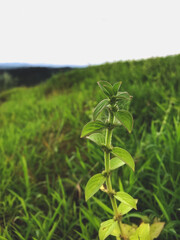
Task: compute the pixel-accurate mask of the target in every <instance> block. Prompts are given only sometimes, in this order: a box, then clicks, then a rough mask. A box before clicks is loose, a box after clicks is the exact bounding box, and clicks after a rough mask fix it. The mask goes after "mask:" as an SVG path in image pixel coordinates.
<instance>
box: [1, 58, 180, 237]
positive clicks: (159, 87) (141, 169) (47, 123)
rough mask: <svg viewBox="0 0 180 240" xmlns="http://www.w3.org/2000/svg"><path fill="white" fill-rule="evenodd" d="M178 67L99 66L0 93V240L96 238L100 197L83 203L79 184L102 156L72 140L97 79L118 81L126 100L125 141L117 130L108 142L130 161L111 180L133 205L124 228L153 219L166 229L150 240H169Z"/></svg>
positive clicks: (175, 204) (92, 100) (175, 228)
mask: <svg viewBox="0 0 180 240" xmlns="http://www.w3.org/2000/svg"><path fill="white" fill-rule="evenodd" d="M179 62H180V56H179V55H178V56H174V57H167V58H156V59H150V60H146V61H138V62H124V63H123V62H119V63H114V64H105V65H102V66H96V67H88V68H85V69H78V70H73V71H71V72H69V73H60V74H58V75H54V76H53V77H52V78H51V79H49V80H48V81H47V82H45V83H43V84H40V85H38V86H36V87H33V88H16V89H11V90H8V91H6V92H2V93H0V190H1V191H0V240H1V239H7V240H11V239H13V240H16V239H25V240H28V239H34V240H36V239H37V240H41V239H42V240H44V239H52V240H55V239H64V240H71V239H87V240H89V239H97V230H98V228H99V224H100V221H101V220H102V221H103V220H106V219H108V217H110V216H111V211H110V210H109V209H108V208H105V206H104V205H103V204H100V203H99V202H98V201H97V199H102V201H103V203H104V204H105V203H106V204H107V205H108V198H106V197H105V196H104V195H103V193H97V195H95V198H94V200H91V201H89V202H87V203H85V201H84V187H85V184H86V182H87V180H88V179H89V178H90V176H92V175H93V174H95V173H96V172H98V171H101V170H102V166H103V156H102V153H101V150H100V149H98V148H97V147H96V146H95V145H94V144H92V143H90V142H88V144H86V140H82V139H80V133H81V129H82V126H83V125H84V124H85V123H86V122H87V121H89V120H90V118H91V117H90V116H91V114H92V109H93V108H94V107H95V106H96V103H97V102H98V101H99V100H100V99H101V96H102V95H100V90H98V89H97V87H96V82H97V81H98V80H100V79H102V78H103V79H104V80H108V81H110V82H111V83H114V82H116V81H118V80H121V81H123V85H122V88H124V89H126V90H127V91H128V92H129V93H130V94H131V95H133V98H134V100H133V101H132V103H131V105H130V106H127V108H130V110H131V112H132V113H133V117H134V120H135V124H134V130H133V132H132V134H131V135H128V134H127V133H126V131H124V130H123V129H120V130H117V131H115V136H114V139H113V145H114V146H120V147H123V148H126V149H128V151H129V152H130V153H131V154H132V155H133V156H134V158H135V161H136V171H135V173H133V172H132V171H130V170H129V169H128V168H125V169H124V171H123V172H121V170H118V171H119V172H118V174H115V176H114V177H113V178H112V183H113V185H115V187H116V189H117V188H118V189H123V188H124V189H125V190H126V192H128V193H130V194H131V195H132V196H133V197H136V198H138V199H139V202H138V210H139V212H141V214H140V213H139V212H138V211H132V212H130V213H129V215H128V216H127V217H126V219H125V221H126V222H130V221H131V222H135V223H139V222H140V221H141V219H145V220H146V221H150V222H152V221H153V219H154V218H157V219H160V220H161V221H165V222H166V224H165V228H164V230H163V232H162V234H161V236H160V237H159V239H160V240H161V239H163V240H164V239H168V240H171V239H172V240H173V239H179V238H180V232H179V225H180V220H179V218H178V214H179V202H180V197H179V196H180V187H179V181H180V171H179V170H180V168H179V159H180V148H179V145H180V123H179V121H180V106H179V103H180V101H179V100H180V95H179V93H180V89H179V79H180V67H179V66H180V65H179ZM96 95H97V96H98V97H96ZM99 95H100V97H99ZM119 136H122V137H121V139H120V138H119ZM89 156H91V157H89ZM116 175H117V176H116ZM120 176H121V179H120ZM109 207H110V206H109ZM102 212H106V215H104V213H103V216H104V219H101V218H102ZM94 213H96V215H95V216H94ZM145 216H146V217H145ZM100 219H101V220H100Z"/></svg>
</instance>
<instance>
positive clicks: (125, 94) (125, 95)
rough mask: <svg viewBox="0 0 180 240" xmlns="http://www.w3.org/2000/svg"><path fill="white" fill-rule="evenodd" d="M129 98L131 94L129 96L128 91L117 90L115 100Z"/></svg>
mask: <svg viewBox="0 0 180 240" xmlns="http://www.w3.org/2000/svg"><path fill="white" fill-rule="evenodd" d="M131 98H132V96H130V94H129V93H128V92H118V93H117V96H116V99H117V100H123V99H126V100H130V99H131Z"/></svg>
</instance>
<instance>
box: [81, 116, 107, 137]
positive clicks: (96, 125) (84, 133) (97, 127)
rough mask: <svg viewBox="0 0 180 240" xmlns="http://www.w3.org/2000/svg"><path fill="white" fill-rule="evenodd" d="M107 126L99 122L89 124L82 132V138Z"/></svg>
mask: <svg viewBox="0 0 180 240" xmlns="http://www.w3.org/2000/svg"><path fill="white" fill-rule="evenodd" d="M105 127H106V126H105V124H104V123H103V122H101V121H99V120H96V121H94V122H88V123H87V124H86V125H85V126H84V127H83V130H82V132H81V138H82V137H86V136H87V135H90V134H92V133H94V132H97V131H99V130H101V129H103V128H105Z"/></svg>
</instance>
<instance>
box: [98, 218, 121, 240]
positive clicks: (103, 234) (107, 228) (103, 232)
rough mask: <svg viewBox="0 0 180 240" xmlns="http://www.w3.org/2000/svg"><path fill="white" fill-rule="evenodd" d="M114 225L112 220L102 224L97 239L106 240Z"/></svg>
mask: <svg viewBox="0 0 180 240" xmlns="http://www.w3.org/2000/svg"><path fill="white" fill-rule="evenodd" d="M116 224H117V222H115V221H114V220H113V219H110V220H107V221H105V222H102V223H101V226H100V229H99V239H100V240H104V239H106V238H107V237H108V236H109V235H110V234H111V233H112V231H113V230H114V228H115V227H116Z"/></svg>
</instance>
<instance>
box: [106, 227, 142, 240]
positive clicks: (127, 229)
mask: <svg viewBox="0 0 180 240" xmlns="http://www.w3.org/2000/svg"><path fill="white" fill-rule="evenodd" d="M122 227H123V233H124V235H125V236H126V237H128V239H129V237H130V236H131V235H133V234H134V233H135V232H136V228H137V227H136V225H133V226H131V225H128V224H122ZM119 233H120V231H119V226H118V224H116V226H115V228H114V230H113V231H112V233H111V235H113V236H115V237H119ZM138 240H139V239H138Z"/></svg>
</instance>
